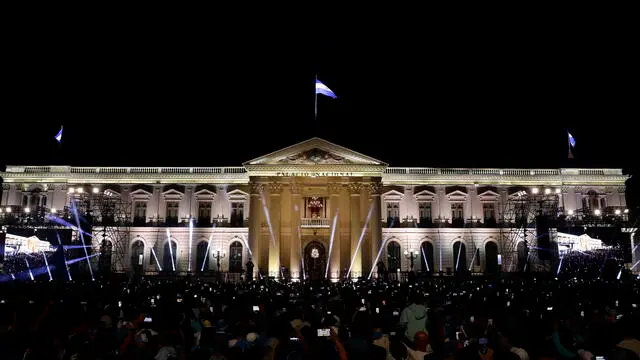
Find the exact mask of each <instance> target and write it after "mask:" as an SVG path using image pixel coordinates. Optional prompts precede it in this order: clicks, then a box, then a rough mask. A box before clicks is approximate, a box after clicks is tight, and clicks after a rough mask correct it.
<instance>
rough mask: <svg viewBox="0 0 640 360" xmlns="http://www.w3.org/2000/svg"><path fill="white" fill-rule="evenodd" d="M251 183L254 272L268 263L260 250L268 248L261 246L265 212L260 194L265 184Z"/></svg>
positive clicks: (250, 204) (250, 241)
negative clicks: (264, 260) (263, 214)
mask: <svg viewBox="0 0 640 360" xmlns="http://www.w3.org/2000/svg"><path fill="white" fill-rule="evenodd" d="M250 185H251V195H250V196H251V197H250V200H249V249H251V253H252V254H253V256H254V257H253V259H252V261H253V263H254V266H255V267H254V272H257V271H259V269H261V268H263V267H265V266H266V265H267V264H266V263H265V262H263V257H262V256H261V253H260V250H263V252H266V250H267V249H261V248H260V233H261V229H260V227H261V223H262V213H263V210H262V201H261V199H260V194H261V193H262V192H263V190H264V184H260V183H254V182H252V183H251V184H250ZM254 279H255V276H254Z"/></svg>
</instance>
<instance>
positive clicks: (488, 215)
mask: <svg viewBox="0 0 640 360" xmlns="http://www.w3.org/2000/svg"><path fill="white" fill-rule="evenodd" d="M482 214H483V216H484V219H485V220H489V219H495V218H496V204H494V203H483V204H482Z"/></svg>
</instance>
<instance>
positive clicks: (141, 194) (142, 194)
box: [131, 189, 153, 200]
mask: <svg viewBox="0 0 640 360" xmlns="http://www.w3.org/2000/svg"><path fill="white" fill-rule="evenodd" d="M152 195H153V194H151V193H150V192H148V191H146V190H144V189H138V190H136V191H134V192H132V193H131V198H132V199H134V200H150V199H151V196H152Z"/></svg>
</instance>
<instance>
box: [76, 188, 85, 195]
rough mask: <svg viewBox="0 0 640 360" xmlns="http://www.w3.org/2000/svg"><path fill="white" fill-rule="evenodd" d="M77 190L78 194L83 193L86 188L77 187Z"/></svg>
mask: <svg viewBox="0 0 640 360" xmlns="http://www.w3.org/2000/svg"><path fill="white" fill-rule="evenodd" d="M76 192H77V193H78V194H82V193H83V192H84V189H83V188H81V187H79V188H77V189H76Z"/></svg>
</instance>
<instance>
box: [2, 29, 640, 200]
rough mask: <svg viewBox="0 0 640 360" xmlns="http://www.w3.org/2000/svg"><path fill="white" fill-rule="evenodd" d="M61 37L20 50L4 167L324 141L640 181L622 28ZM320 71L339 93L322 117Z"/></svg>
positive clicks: (204, 160)
mask: <svg viewBox="0 0 640 360" xmlns="http://www.w3.org/2000/svg"><path fill="white" fill-rule="evenodd" d="M114 26H115V25H114ZM25 28H27V27H25ZM44 30H45V29H43V28H40V27H38V26H37V25H34V27H32V28H30V29H29V30H24V32H22V33H21V34H20V36H15V37H12V38H11V39H10V40H9V41H8V43H7V44H6V45H5V46H4V50H5V51H4V53H5V55H4V56H3V60H4V62H5V75H4V79H3V83H4V85H5V86H4V88H5V89H10V91H9V93H8V94H5V96H4V99H3V100H4V101H3V103H4V106H3V107H4V111H3V113H4V116H3V121H2V125H1V126H0V133H1V134H2V136H1V139H0V141H2V143H3V145H2V149H3V150H0V164H34V165H35V164H70V165H94V166H109V165H114V166H134V165H135V166H154V165H165V166H239V165H240V164H241V163H242V162H243V161H246V160H250V159H252V158H255V157H258V156H260V155H263V154H267V153H269V152H272V151H275V150H278V149H280V148H282V147H285V146H289V145H292V144H294V143H297V142H300V141H303V140H306V139H308V138H311V137H314V136H318V137H321V138H324V139H326V140H329V141H332V142H335V143H337V144H339V145H343V146H346V147H348V148H351V149H353V150H356V151H359V152H361V153H364V154H366V155H369V156H372V157H374V158H377V159H380V160H383V161H385V162H388V163H389V164H390V165H391V166H415V167H463V166H466V167H572V166H575V167H623V168H624V169H625V171H627V172H629V173H632V174H633V173H640V172H638V167H639V165H638V163H639V161H638V154H639V153H640V151H638V146H637V141H638V138H637V137H638V136H637V131H633V130H632V129H633V127H632V126H634V125H635V122H637V118H638V117H637V110H636V109H635V108H634V107H633V104H635V103H636V102H637V100H636V98H635V97H632V95H633V94H634V93H633V92H632V91H630V88H633V87H634V86H633V87H632V86H630V85H631V84H632V83H634V81H633V77H632V76H631V74H637V71H635V64H637V63H636V60H637V56H636V55H635V51H634V50H633V47H632V46H629V40H630V38H631V35H630V33H628V32H624V31H621V30H620V29H619V28H617V27H610V26H604V25H603V26H592V27H589V28H582V27H572V26H568V25H563V26H562V27H560V26H554V25H552V24H545V26H544V27H542V26H538V27H533V28H528V27H527V28H525V27H523V28H522V29H517V28H510V29H502V30H501V31H494V30H489V29H484V28H483V27H478V26H474V27H473V29H463V28H460V29H459V30H452V29H448V30H447V31H445V30H443V29H441V30H440V31H429V32H407V31H400V30H397V32H394V31H389V29H384V30H376V31H369V30H368V29H367V28H361V30H359V31H357V32H356V31H353V30H349V29H343V28H339V27H337V26H336V27H333V28H332V30H333V31H330V32H328V34H327V35H323V36H315V37H309V36H307V37H304V36H302V35H301V34H300V33H299V32H297V31H294V30H290V31H287V32H286V33H277V34H276V33H271V32H269V31H261V32H260V33H259V35H256V33H252V32H251V31H246V32H245V33H246V34H247V35H243V34H242V32H237V31H236V32H232V33H233V36H230V35H229V32H230V31H231V30H229V31H227V32H218V31H213V30H211V31H209V32H203V31H199V32H196V31H192V29H189V28H179V27H172V28H171V29H170V30H169V29H163V30H157V31H156V30H154V28H152V27H145V28H142V27H136V28H122V27H118V28H107V29H101V30H95V31H94V30H91V29H83V30H82V31H80V30H79V29H78V28H75V27H73V26H69V25H66V24H65V25H60V26H53V27H52V26H48V27H47V28H46V31H44ZM625 34H629V35H625ZM316 74H317V75H318V77H319V79H320V80H322V81H323V82H324V83H325V84H326V85H327V86H329V87H330V88H331V89H332V90H333V91H334V92H335V93H336V94H337V95H338V97H339V98H338V99H335V100H333V99H330V98H326V97H322V96H319V98H318V118H317V119H314V77H315V75H316ZM634 76H636V75H634ZM635 83H636V84H637V82H635ZM60 125H64V127H65V130H64V135H63V141H62V145H61V146H58V144H57V143H56V141H55V140H54V139H53V136H54V135H55V134H56V132H57V131H58V129H59V127H60ZM566 129H569V131H570V132H571V133H572V134H573V136H574V137H575V138H576V141H577V146H576V149H575V150H574V155H575V159H574V160H568V159H567V134H566ZM631 182H632V181H631ZM636 182H637V180H636ZM630 185H632V184H630ZM631 191H632V192H633V189H632V190H631ZM630 195H633V194H630ZM633 196H636V195H633Z"/></svg>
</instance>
